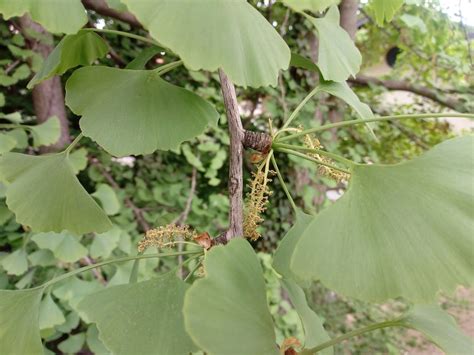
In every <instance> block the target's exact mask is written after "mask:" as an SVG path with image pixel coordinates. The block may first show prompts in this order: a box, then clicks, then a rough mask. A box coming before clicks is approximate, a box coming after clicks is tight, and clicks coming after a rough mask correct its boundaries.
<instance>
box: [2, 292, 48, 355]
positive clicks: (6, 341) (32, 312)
mask: <svg viewBox="0 0 474 355" xmlns="http://www.w3.org/2000/svg"><path fill="white" fill-rule="evenodd" d="M42 294H43V289H41V288H40V289H31V290H25V291H7V290H0V353H1V354H31V355H36V354H38V355H42V354H43V346H42V345H41V337H40V333H39V327H38V317H39V306H40V302H41V295H42Z"/></svg>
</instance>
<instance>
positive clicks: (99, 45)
mask: <svg viewBox="0 0 474 355" xmlns="http://www.w3.org/2000/svg"><path fill="white" fill-rule="evenodd" d="M108 50H109V47H108V46H107V43H106V42H105V41H104V40H103V39H102V37H100V36H99V35H98V34H96V33H94V32H91V31H86V30H84V31H79V32H78V33H77V34H74V35H68V36H65V37H64V38H63V39H62V40H61V42H59V44H58V45H57V46H56V48H54V50H53V52H51V54H50V55H49V56H48V58H46V60H45V61H44V63H43V66H42V67H41V69H40V71H39V72H38V73H36V75H35V76H34V77H33V79H31V81H30V82H29V83H28V88H32V87H33V86H35V85H36V84H39V83H40V82H42V81H44V80H47V79H49V78H51V77H52V76H54V75H62V74H64V73H65V72H66V71H67V70H68V69H71V68H74V67H77V66H79V65H90V64H92V63H93V62H94V61H95V60H96V59H98V58H102V57H103V56H105V55H106V54H107V52H108Z"/></svg>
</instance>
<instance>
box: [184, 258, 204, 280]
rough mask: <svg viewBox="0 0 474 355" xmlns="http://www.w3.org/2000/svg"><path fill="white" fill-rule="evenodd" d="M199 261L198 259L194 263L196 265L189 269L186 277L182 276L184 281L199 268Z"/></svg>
mask: <svg viewBox="0 0 474 355" xmlns="http://www.w3.org/2000/svg"><path fill="white" fill-rule="evenodd" d="M201 263H202V262H201V261H200V260H198V262H197V263H196V265H195V266H194V267H193V268H192V269H191V270H190V271H189V274H188V275H186V277H185V278H184V280H183V281H184V282H186V281H188V280H189V279H190V278H191V277H192V276H193V275H194V273H195V272H196V270H197V269H199V266H201Z"/></svg>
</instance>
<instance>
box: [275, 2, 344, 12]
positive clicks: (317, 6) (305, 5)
mask: <svg viewBox="0 0 474 355" xmlns="http://www.w3.org/2000/svg"><path fill="white" fill-rule="evenodd" d="M281 1H282V2H283V3H284V4H286V5H287V6H289V7H291V8H292V9H293V10H295V11H304V10H309V11H314V12H321V11H324V10H326V9H327V8H328V7H329V6H331V5H337V4H339V2H340V0H281Z"/></svg>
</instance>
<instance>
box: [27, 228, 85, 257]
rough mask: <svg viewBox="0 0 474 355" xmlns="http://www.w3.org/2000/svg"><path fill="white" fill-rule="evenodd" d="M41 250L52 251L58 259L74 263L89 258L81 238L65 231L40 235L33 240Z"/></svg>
mask: <svg viewBox="0 0 474 355" xmlns="http://www.w3.org/2000/svg"><path fill="white" fill-rule="evenodd" d="M31 239H32V240H33V241H34V242H35V243H36V244H37V245H38V247H40V248H41V249H48V250H51V251H52V252H53V254H54V256H55V257H56V258H58V259H59V260H62V261H65V262H67V263H73V262H76V261H78V260H79V259H82V258H83V257H85V256H87V249H86V248H85V247H84V246H83V245H82V244H81V240H80V238H78V237H76V236H74V235H72V234H70V233H68V232H67V231H63V232H62V233H53V232H49V233H39V234H36V235H34V236H33V237H32V238H31Z"/></svg>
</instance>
